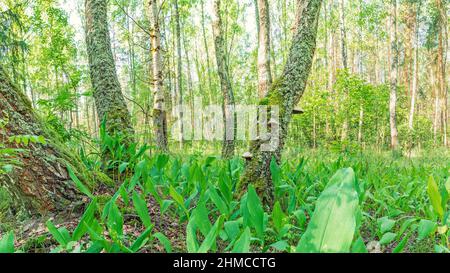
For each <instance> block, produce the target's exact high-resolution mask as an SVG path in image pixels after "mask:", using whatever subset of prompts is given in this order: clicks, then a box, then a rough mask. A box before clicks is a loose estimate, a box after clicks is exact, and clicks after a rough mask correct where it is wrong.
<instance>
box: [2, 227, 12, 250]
mask: <svg viewBox="0 0 450 273" xmlns="http://www.w3.org/2000/svg"><path fill="white" fill-rule="evenodd" d="M0 253H14V233H13V232H12V231H10V232H8V233H6V234H5V235H4V236H3V237H2V238H1V239H0Z"/></svg>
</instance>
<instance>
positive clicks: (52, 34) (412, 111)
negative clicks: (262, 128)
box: [0, 0, 450, 252]
mask: <svg viewBox="0 0 450 273" xmlns="http://www.w3.org/2000/svg"><path fill="white" fill-rule="evenodd" d="M448 18H449V3H448V2H447V1H446V0H389V1H388V0H323V1H322V0H286V1H284V0H245V1H234V0H221V1H220V0H165V1H158V0H150V1H141V0H110V1H106V0H86V1H81V0H79V1H64V0H0V106H1V108H0V238H2V239H0V252H50V251H51V252H102V251H103V252H172V251H181V252H208V251H214V252H249V251H250V252H450V250H449V248H450V245H449V240H448V235H449V234H450V231H448V226H449V225H450V219H448V216H449V215H450V208H449V207H448V202H447V201H448V195H449V193H450V178H449V172H450V157H449V156H450V154H449V146H450V143H449V139H448V136H449V133H448V121H449V116H448V113H449V110H448V104H449V99H448V85H449V75H450V74H449V72H448V71H450V67H449V63H450V62H448V61H447V59H448V58H447V55H448V53H449V46H448V44H449V35H448V32H449V19H448ZM198 99H200V105H198V104H196V100H198ZM181 104H184V105H188V106H189V107H191V108H192V109H195V108H196V107H197V106H207V105H221V106H223V105H235V104H236V105H238V104H239V105H268V106H269V107H273V106H274V105H280V109H281V110H280V115H281V120H280V121H279V122H280V129H281V132H280V139H281V145H280V147H278V148H277V149H276V150H275V151H274V152H260V150H259V148H260V145H261V143H260V142H263V140H261V139H258V140H252V141H248V140H245V141H244V140H236V141H234V140H226V139H216V140H214V141H209V140H205V139H203V140H190V139H189V140H181V141H180V137H179V136H178V135H176V134H178V133H177V131H175V133H174V132H173V131H172V130H171V128H172V126H173V125H174V123H175V121H176V120H177V118H179V116H177V115H179V113H178V112H177V111H176V106H177V105H181ZM225 109H226V108H224V110H225ZM230 119H234V120H236V117H235V116H233V114H230V113H229V112H228V111H226V110H225V111H223V122H224V124H227V123H228V122H229V120H230ZM192 123H195V119H193V120H192ZM269 123H270V122H269ZM270 126H274V125H273V124H269V127H270ZM182 130H183V128H181V133H182V132H183V131H182ZM185 130H186V128H185ZM269 138H270V136H269Z"/></svg>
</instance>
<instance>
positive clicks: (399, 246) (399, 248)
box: [392, 234, 410, 253]
mask: <svg viewBox="0 0 450 273" xmlns="http://www.w3.org/2000/svg"><path fill="white" fill-rule="evenodd" d="M409 237H410V234H407V235H405V236H404V237H403V239H402V240H401V241H400V243H398V244H397V246H396V247H395V248H394V249H393V250H392V253H400V252H402V251H403V249H404V248H405V246H406V243H408V239H409Z"/></svg>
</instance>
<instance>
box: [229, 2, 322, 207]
mask: <svg viewBox="0 0 450 273" xmlns="http://www.w3.org/2000/svg"><path fill="white" fill-rule="evenodd" d="M321 3H322V0H303V1H302V0H299V1H297V11H298V12H299V14H297V16H296V22H295V27H294V36H293V41H292V45H291V48H290V51H289V55H288V59H287V62H286V64H285V67H284V70H283V73H282V75H281V76H280V78H279V79H278V80H276V81H274V83H273V84H272V85H271V88H270V90H269V93H268V94H267V96H266V97H265V98H264V99H262V100H261V104H264V105H268V107H269V108H270V107H271V106H277V107H279V118H280V120H279V135H278V138H279V139H278V145H277V146H276V147H274V149H273V150H272V151H263V149H261V146H262V145H263V144H266V142H267V141H270V139H264V138H260V139H258V140H255V141H252V142H251V144H250V153H251V155H252V157H251V158H250V159H248V162H247V163H246V164H247V165H246V168H245V171H244V174H243V176H242V178H241V181H240V183H239V186H238V191H237V193H238V194H239V195H242V194H243V193H244V192H245V190H246V189H247V187H248V185H249V184H253V185H254V186H255V189H256V191H257V192H258V194H259V195H260V197H261V198H262V200H263V202H264V203H265V204H266V205H269V206H271V205H272V202H273V185H272V176H271V173H270V162H271V160H272V158H275V159H276V160H277V161H278V162H279V160H280V158H281V153H282V150H283V146H284V142H285V140H286V137H287V133H288V127H289V123H290V121H291V117H292V112H293V109H294V106H296V105H297V104H298V102H299V100H300V98H301V96H302V95H303V93H304V91H305V88H306V83H307V80H308V76H309V72H310V70H311V66H312V62H313V57H314V51H315V48H316V36H317V23H318V17H319V11H320V6H321ZM300 12H301V13H300ZM269 126H270V122H269ZM271 137H274V135H272V136H271Z"/></svg>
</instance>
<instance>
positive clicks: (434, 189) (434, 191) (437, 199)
mask: <svg viewBox="0 0 450 273" xmlns="http://www.w3.org/2000/svg"><path fill="white" fill-rule="evenodd" d="M427 192H428V196H429V197H430V201H431V205H433V209H434V211H435V212H436V213H437V214H438V215H439V217H441V218H442V216H444V209H443V208H442V198H441V194H440V193H439V187H438V185H437V184H436V181H434V178H433V176H430V177H429V178H428V187H427Z"/></svg>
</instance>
